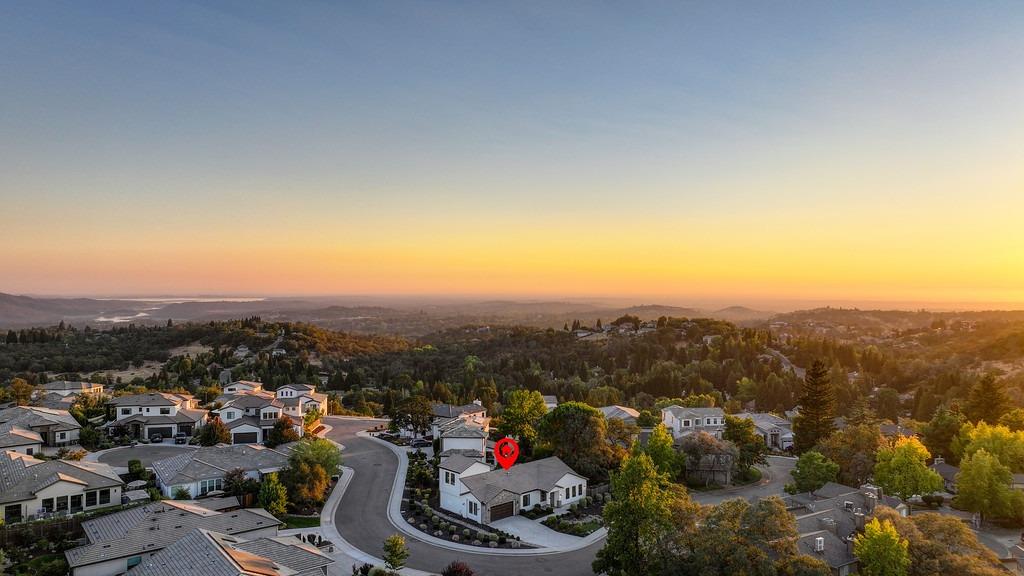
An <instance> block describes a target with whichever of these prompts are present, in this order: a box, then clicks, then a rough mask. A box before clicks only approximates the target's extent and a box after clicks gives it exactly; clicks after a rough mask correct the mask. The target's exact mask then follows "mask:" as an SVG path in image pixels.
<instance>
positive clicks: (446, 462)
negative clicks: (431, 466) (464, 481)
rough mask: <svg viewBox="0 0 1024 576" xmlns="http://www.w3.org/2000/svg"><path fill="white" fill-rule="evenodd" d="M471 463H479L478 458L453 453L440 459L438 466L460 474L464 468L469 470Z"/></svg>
mask: <svg viewBox="0 0 1024 576" xmlns="http://www.w3.org/2000/svg"><path fill="white" fill-rule="evenodd" d="M473 464H480V461H479V460H474V459H473V458H470V457H468V456H465V455H463V454H453V455H451V456H447V457H445V458H443V459H442V460H441V463H440V464H439V466H440V467H441V468H444V469H445V470H451V471H452V472H455V473H456V474H462V473H463V472H465V471H466V470H469V468H470V466H472V465H473Z"/></svg>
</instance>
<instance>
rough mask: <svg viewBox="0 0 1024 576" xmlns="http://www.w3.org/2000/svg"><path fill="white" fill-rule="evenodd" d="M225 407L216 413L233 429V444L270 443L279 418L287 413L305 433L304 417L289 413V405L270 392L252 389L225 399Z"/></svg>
mask: <svg viewBox="0 0 1024 576" xmlns="http://www.w3.org/2000/svg"><path fill="white" fill-rule="evenodd" d="M222 404H223V405H222V406H221V407H220V408H218V409H217V410H214V411H213V412H212V413H213V414H216V415H217V416H219V417H220V419H221V421H222V422H224V424H225V425H226V426H227V428H228V430H229V431H230V432H231V443H232V444H257V443H260V442H266V440H267V435H268V434H270V431H271V430H273V428H274V425H275V424H276V423H277V420H278V418H280V417H281V416H286V417H287V418H288V420H289V421H290V422H291V424H292V427H293V428H294V429H295V431H296V432H298V434H299V436H302V433H303V427H302V423H303V422H302V417H301V416H293V415H291V414H286V413H285V404H284V402H282V401H281V400H279V399H277V398H276V397H274V396H273V395H272V394H269V393H260V392H249V393H240V394H236V395H234V396H226V397H224V398H223V402H222Z"/></svg>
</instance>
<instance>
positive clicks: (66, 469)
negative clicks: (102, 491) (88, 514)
mask: <svg viewBox="0 0 1024 576" xmlns="http://www.w3.org/2000/svg"><path fill="white" fill-rule="evenodd" d="M59 481H65V482H72V483H74V484H79V485H82V486H85V487H86V489H99V488H111V487H114V486H120V485H121V484H122V482H121V478H120V477H119V476H118V475H117V473H116V472H114V469H113V468H111V467H110V466H107V465H106V464H100V463H99V462H81V461H80V462H75V461H70V460H37V459H35V458H33V457H31V456H26V455H24V454H19V453H17V452H11V451H5V452H0V503H2V502H19V501H22V500H31V499H34V498H35V494H36V493H37V492H39V491H40V490H42V489H43V488H46V487H47V486H51V485H53V484H54V483H56V482H59Z"/></svg>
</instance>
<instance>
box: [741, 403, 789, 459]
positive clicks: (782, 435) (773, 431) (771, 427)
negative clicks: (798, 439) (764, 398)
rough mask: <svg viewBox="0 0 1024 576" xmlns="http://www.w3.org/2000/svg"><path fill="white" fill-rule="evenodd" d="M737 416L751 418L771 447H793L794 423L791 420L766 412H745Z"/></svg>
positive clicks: (773, 448)
mask: <svg viewBox="0 0 1024 576" xmlns="http://www.w3.org/2000/svg"><path fill="white" fill-rule="evenodd" d="M736 417H737V418H747V419H749V420H751V421H752V422H753V423H754V429H755V430H756V431H757V433H758V435H760V436H761V438H764V443H765V446H767V447H768V448H769V449H771V450H788V449H790V448H792V447H793V425H792V424H791V423H790V422H789V420H786V419H785V418H783V417H781V416H776V415H775V414H769V413H766V412H743V413H740V414H736Z"/></svg>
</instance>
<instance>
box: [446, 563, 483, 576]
mask: <svg viewBox="0 0 1024 576" xmlns="http://www.w3.org/2000/svg"><path fill="white" fill-rule="evenodd" d="M441 576H476V572H474V571H473V569H472V568H470V567H469V564H466V563H465V562H462V561H459V560H456V561H455V562H452V563H451V564H449V565H447V566H445V568H444V570H442V571H441Z"/></svg>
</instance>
